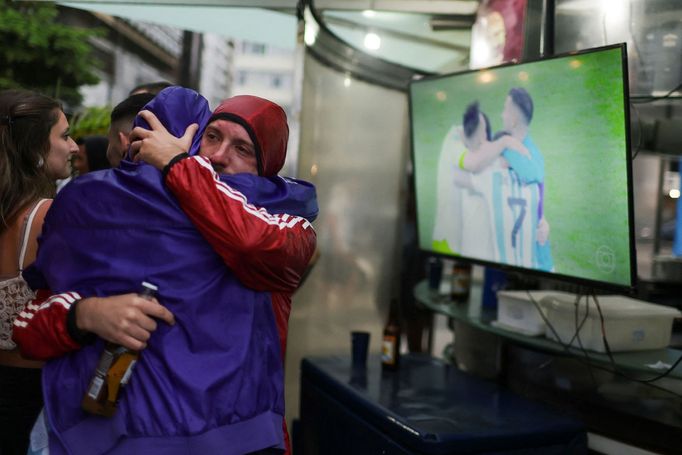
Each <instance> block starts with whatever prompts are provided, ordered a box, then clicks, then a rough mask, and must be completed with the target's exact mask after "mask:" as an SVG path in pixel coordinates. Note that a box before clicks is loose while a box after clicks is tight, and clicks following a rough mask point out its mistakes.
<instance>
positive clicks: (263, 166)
mask: <svg viewBox="0 0 682 455" xmlns="http://www.w3.org/2000/svg"><path fill="white" fill-rule="evenodd" d="M220 119H223V120H229V121H231V122H235V123H237V124H239V125H241V126H242V127H243V128H244V129H245V130H246V132H247V133H248V134H249V138H250V139H251V141H252V142H253V145H254V146H255V149H256V160H257V167H258V175H262V176H265V177H271V176H274V175H277V173H278V172H279V171H280V170H281V169H282V166H284V160H285V158H286V156H287V141H288V139H289V126H288V125H287V116H286V114H285V113H284V110H283V109H282V108H281V107H280V106H279V105H277V104H275V103H273V102H272V101H268V100H266V99H263V98H259V97H257V96H251V95H239V96H233V97H232V98H228V99H226V100H225V101H223V102H222V103H220V105H219V106H218V107H217V108H216V110H215V111H213V115H212V116H211V118H210V119H209V123H210V122H212V121H214V120H220Z"/></svg>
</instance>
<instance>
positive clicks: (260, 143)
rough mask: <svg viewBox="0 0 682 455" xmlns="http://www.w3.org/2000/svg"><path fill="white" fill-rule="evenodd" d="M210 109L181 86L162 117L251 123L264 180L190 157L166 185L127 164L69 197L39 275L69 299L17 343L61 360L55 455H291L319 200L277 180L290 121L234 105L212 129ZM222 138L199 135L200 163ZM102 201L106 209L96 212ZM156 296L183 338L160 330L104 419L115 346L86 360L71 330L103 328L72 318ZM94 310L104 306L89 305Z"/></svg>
mask: <svg viewBox="0 0 682 455" xmlns="http://www.w3.org/2000/svg"><path fill="white" fill-rule="evenodd" d="M204 103H205V100H203V98H199V95H198V94H196V93H194V92H191V91H189V90H186V89H180V88H177V87H175V88H171V89H166V90H165V91H164V92H162V93H161V94H160V95H159V96H158V97H157V98H156V99H155V100H154V101H152V102H151V103H150V105H148V107H147V109H148V110H150V111H152V112H154V113H155V114H156V116H157V117H158V118H159V119H160V120H161V122H162V123H163V124H165V125H166V126H167V127H168V130H169V131H170V132H171V133H172V134H173V135H175V136H176V137H179V136H183V133H184V132H185V128H186V127H187V125H188V124H189V123H194V122H197V123H199V124H200V125H205V124H206V123H207V121H208V123H210V125H214V124H216V123H219V121H221V120H226V119H230V122H232V123H237V124H240V125H241V126H242V127H243V128H244V129H245V131H247V132H248V133H249V138H251V139H252V145H253V146H254V151H255V153H256V154H257V166H256V172H257V173H258V174H259V175H260V176H257V175H251V174H248V173H246V174H238V175H232V176H220V178H219V177H218V175H217V174H216V173H215V172H214V171H213V169H212V168H211V162H210V161H209V159H207V158H202V157H199V156H190V157H184V156H183V157H178V159H176V160H174V162H173V164H172V166H169V167H168V168H167V169H166V170H165V172H164V174H163V175H162V174H160V173H159V172H158V171H157V170H156V169H154V168H153V167H152V166H150V165H147V164H138V163H133V162H130V161H124V162H123V163H122V164H121V167H120V168H119V169H114V170H108V171H104V172H100V173H95V174H93V175H91V176H84V177H83V178H81V179H79V181H77V182H74V183H73V184H71V185H69V187H67V188H65V190H64V191H63V192H62V193H60V195H59V197H58V198H57V199H56V200H55V202H54V204H53V206H52V209H51V210H50V212H49V214H48V216H47V218H46V221H45V226H44V231H43V238H42V242H41V245H40V251H39V254H38V259H37V261H36V267H35V270H37V271H38V272H39V273H38V274H37V275H38V276H39V277H42V278H43V279H44V283H43V284H44V285H47V286H49V288H50V289H51V290H52V292H53V293H55V294H58V295H55V296H52V297H50V298H49V299H47V300H45V301H44V302H42V303H41V304H40V305H39V306H34V310H32V312H31V313H30V314H27V315H25V316H23V317H22V318H19V319H18V320H17V321H18V323H17V324H16V325H15V338H16V340H17V342H18V344H19V345H20V347H21V349H22V353H24V354H26V355H28V356H31V357H36V358H44V359H50V358H52V359H54V360H51V361H49V362H48V363H47V364H46V366H45V369H44V374H43V390H44V394H45V415H46V419H47V421H48V424H49V427H50V428H51V432H50V437H49V449H50V452H51V453H52V454H59V453H74V454H80V453H83V454H86V453H87V454H99V453H121V454H123V453H126V454H127V453H164V454H189V453H225V454H243V453H250V452H255V451H260V450H263V449H268V448H279V449H284V448H285V442H284V441H285V436H284V432H283V415H284V401H283V348H284V344H283V340H284V339H285V337H286V318H287V317H288V311H289V306H288V305H290V295H291V293H292V292H293V290H295V288H296V286H297V285H298V282H299V280H300V276H301V275H302V273H303V271H304V270H305V266H306V264H307V262H308V259H309V258H310V256H311V255H312V253H313V250H314V245H315V234H314V231H313V229H312V227H311V226H310V224H309V222H308V221H307V219H312V218H314V217H315V215H316V213H317V205H316V203H315V195H314V188H312V186H311V185H309V184H305V182H295V181H290V180H285V179H282V178H280V177H277V176H276V172H277V171H279V169H280V168H281V165H282V163H283V158H284V154H285V153H286V136H287V134H286V133H284V130H283V128H286V118H285V117H283V112H280V111H281V108H279V107H278V106H276V105H274V104H272V103H270V102H268V101H266V100H262V99H260V98H256V97H242V98H238V99H236V98H233V99H230V100H226V101H225V102H224V103H223V104H221V106H220V107H219V108H218V111H219V112H218V114H219V116H218V117H215V116H214V117H215V118H211V119H207V118H206V117H207V115H208V114H206V109H205V104H204ZM278 108H279V110H278ZM282 119H283V123H282ZM209 120H210V121H209ZM273 128H274V131H270V129H273ZM272 138H276V139H277V140H271V139H272ZM209 139H210V138H207V136H206V134H205V135H204V136H203V137H202V138H201V139H200V138H199V136H198V135H197V137H196V139H195V140H194V142H193V145H192V147H191V149H190V150H189V152H190V153H189V155H193V154H194V153H195V152H196V151H197V149H198V148H199V145H200V140H201V147H202V148H204V146H205V145H206V141H207V140H209ZM206 149H207V150H208V149H209V147H206ZM182 158H184V159H182ZM209 158H210V159H211V160H213V159H214V158H212V157H209ZM254 173H255V172H254ZM86 194H87V195H88V199H87V200H89V201H96V202H94V203H90V204H88V205H83V204H80V201H82V200H85V199H84V196H85V195H86ZM275 213H280V215H276V214H275ZM225 265H227V267H226V266H225ZM142 281H148V282H152V283H154V284H155V285H157V286H158V288H159V291H158V302H159V303H161V304H162V305H163V307H164V308H165V309H166V310H168V311H170V313H172V315H173V316H174V321H175V323H174V324H173V325H170V324H163V323H161V324H158V326H157V325H156V323H154V325H155V327H151V328H150V331H153V336H152V337H151V338H149V339H148V340H147V341H145V342H144V344H145V345H146V349H144V351H143V352H142V357H141V360H140V362H138V365H137V366H136V368H135V371H134V373H133V378H132V379H131V380H130V382H129V384H128V385H127V386H126V389H125V390H124V392H123V394H122V397H121V400H120V402H119V405H118V410H117V412H116V414H115V415H114V416H113V417H112V418H110V419H105V418H102V417H97V416H92V415H89V414H87V413H85V412H84V411H83V410H82V409H81V408H80V402H81V400H82V398H83V395H84V394H85V391H86V388H87V386H88V383H89V381H90V379H91V377H92V374H93V372H94V371H95V367H96V364H97V360H98V358H99V355H100V353H101V351H102V342H101V341H98V342H96V343H94V344H91V345H84V346H81V344H80V343H79V342H78V341H82V340H78V339H77V338H78V336H77V335H78V334H77V333H76V334H75V335H74V332H77V330H74V327H71V330H69V327H68V324H67V322H66V321H68V319H67V316H66V315H67V314H71V315H73V316H72V318H71V322H72V325H73V324H75V325H76V328H77V329H90V328H91V327H89V326H88V325H87V321H86V323H85V325H83V324H79V321H78V318H77V314H76V313H77V312H76V311H75V310H70V309H72V308H74V309H75V308H78V307H79V306H81V305H83V304H86V302H89V303H88V304H87V305H88V306H89V307H90V308H96V307H97V305H99V311H104V305H106V303H107V302H110V301H111V300H107V299H106V298H99V297H101V296H108V295H117V294H122V293H125V292H130V291H134V290H136V289H138V287H139V283H140V282H142ZM247 286H248V287H247ZM91 296H99V297H94V298H91V299H85V300H82V301H80V303H78V304H75V302H77V301H78V300H79V299H80V298H81V297H91ZM110 299H116V297H113V298H110ZM83 308H86V307H83ZM152 315H153V314H152ZM283 318H284V320H283ZM86 319H87V318H86ZM164 319H166V320H167V321H168V322H171V321H172V319H169V318H164ZM80 322H83V321H80ZM152 322H154V321H153V320H152ZM22 324H23V327H22ZM154 329H156V330H154ZM133 335H134V334H133ZM74 338H76V339H74ZM105 338H106V337H105ZM133 338H135V337H134V336H133ZM143 338H144V337H143ZM110 341H118V342H121V341H120V340H118V339H111V340H110ZM138 341H139V339H138ZM60 355H61V357H58V358H55V357H56V356H60Z"/></svg>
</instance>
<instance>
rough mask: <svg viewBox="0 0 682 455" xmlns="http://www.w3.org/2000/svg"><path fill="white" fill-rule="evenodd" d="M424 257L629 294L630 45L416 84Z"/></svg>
mask: <svg viewBox="0 0 682 455" xmlns="http://www.w3.org/2000/svg"><path fill="white" fill-rule="evenodd" d="M409 101H410V123H411V138H412V153H413V163H414V179H415V181H414V183H415V193H416V202H417V227H418V234H419V245H420V248H421V249H422V250H424V251H427V252H430V253H434V254H437V255H444V256H447V257H453V258H458V259H462V260H465V261H469V262H472V263H479V264H482V265H489V266H492V267H495V268H499V269H503V270H513V269H518V270H520V271H524V272H532V273H534V274H538V275H541V276H542V275H545V276H547V277H553V278H558V279H562V280H569V281H574V282H579V283H581V284H584V285H587V286H593V287H605V288H615V289H617V290H621V291H626V290H629V291H631V290H633V288H634V286H635V281H636V265H635V264H636V261H635V248H634V234H633V220H634V218H633V203H632V169H631V154H630V143H629V111H628V105H629V102H628V81H627V60H626V49H625V45H624V44H619V45H613V46H606V47H600V48H595V49H589V50H585V51H580V52H574V53H570V54H565V55H558V56H554V57H550V58H544V59H540V60H537V61H531V62H524V63H518V64H509V65H502V66H496V67H491V68H485V69H480V70H472V71H466V72H461V73H456V74H447V75H439V76H434V77H427V78H422V79H419V80H415V81H413V82H412V83H411V84H410V87H409Z"/></svg>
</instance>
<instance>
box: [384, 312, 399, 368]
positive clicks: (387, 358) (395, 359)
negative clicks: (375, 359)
mask: <svg viewBox="0 0 682 455" xmlns="http://www.w3.org/2000/svg"><path fill="white" fill-rule="evenodd" d="M399 364H400V315H399V308H398V300H397V299H391V305H390V307H389V311H388V322H387V323H386V326H385V327H384V336H383V341H382V345H381V366H382V367H383V368H384V369H385V370H396V369H397V368H398V365H399Z"/></svg>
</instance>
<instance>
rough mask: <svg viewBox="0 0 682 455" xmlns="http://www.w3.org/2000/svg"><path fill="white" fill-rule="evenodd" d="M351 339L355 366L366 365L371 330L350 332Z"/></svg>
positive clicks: (352, 360) (352, 359)
mask: <svg viewBox="0 0 682 455" xmlns="http://www.w3.org/2000/svg"><path fill="white" fill-rule="evenodd" d="M350 340H351V362H352V365H353V367H366V366H367V352H368V351H369V332H360V331H353V332H351V333H350Z"/></svg>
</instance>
